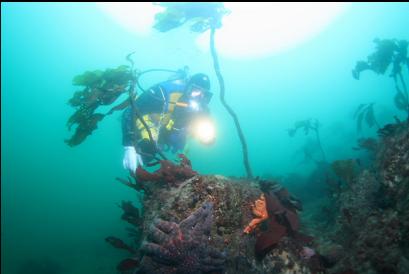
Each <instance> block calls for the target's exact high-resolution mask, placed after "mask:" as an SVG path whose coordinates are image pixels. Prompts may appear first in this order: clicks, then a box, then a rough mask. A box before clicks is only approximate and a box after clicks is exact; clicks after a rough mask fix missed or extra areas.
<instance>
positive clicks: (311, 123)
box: [287, 118, 327, 162]
mask: <svg viewBox="0 0 409 274" xmlns="http://www.w3.org/2000/svg"><path fill="white" fill-rule="evenodd" d="M320 127H321V123H320V122H319V121H318V119H312V118H310V119H306V120H301V121H297V122H295V123H294V127H293V128H291V129H288V130H287V132H288V135H289V136H290V137H294V136H295V134H296V133H297V131H298V130H300V129H302V130H304V133H305V135H308V133H309V132H310V131H313V132H315V137H316V140H317V143H318V146H319V148H320V150H321V153H322V161H324V162H326V161H327V160H326V156H325V152H324V149H323V148H322V144H321V139H320V132H319V128H320Z"/></svg>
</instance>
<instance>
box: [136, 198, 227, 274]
mask: <svg viewBox="0 0 409 274" xmlns="http://www.w3.org/2000/svg"><path fill="white" fill-rule="evenodd" d="M212 223H213V204H212V203H210V202H205V203H204V204H203V205H202V206H201V207H200V208H199V209H198V210H196V211H195V212H193V213H192V214H191V215H190V216H188V217H187V218H186V219H184V220H183V221H182V222H180V223H179V224H177V223H174V222H168V221H163V220H158V221H156V222H155V223H154V224H153V226H152V227H151V229H150V233H149V235H148V240H150V242H148V243H146V244H145V245H144V246H143V247H142V251H143V252H144V254H145V256H144V257H143V260H142V262H141V268H140V269H139V271H138V273H164V274H171V273H181V274H182V273H183V274H184V273H186V274H187V273H189V274H196V273H197V274H199V273H208V272H212V273H218V272H222V271H223V268H224V262H225V260H226V258H225V255H224V254H223V253H222V252H219V251H218V250H216V249H214V248H212V247H211V246H210V245H209V241H210V231H211V225H212Z"/></svg>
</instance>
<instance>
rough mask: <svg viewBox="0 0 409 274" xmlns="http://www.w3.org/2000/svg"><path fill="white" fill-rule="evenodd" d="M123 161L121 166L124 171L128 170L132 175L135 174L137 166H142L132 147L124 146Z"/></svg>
mask: <svg viewBox="0 0 409 274" xmlns="http://www.w3.org/2000/svg"><path fill="white" fill-rule="evenodd" d="M124 149H125V155H124V159H123V161H122V164H123V165H124V168H125V169H128V170H129V171H131V172H132V173H135V172H136V168H137V167H138V166H143V162H142V157H141V155H139V154H138V153H136V150H135V148H134V147H133V146H126V147H124Z"/></svg>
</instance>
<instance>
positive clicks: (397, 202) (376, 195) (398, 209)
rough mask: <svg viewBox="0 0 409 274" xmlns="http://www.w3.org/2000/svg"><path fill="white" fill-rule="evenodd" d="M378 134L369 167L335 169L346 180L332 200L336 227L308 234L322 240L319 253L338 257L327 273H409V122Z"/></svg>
mask: <svg viewBox="0 0 409 274" xmlns="http://www.w3.org/2000/svg"><path fill="white" fill-rule="evenodd" d="M379 134H380V140H379V145H378V146H377V148H376V150H375V156H376V157H375V159H374V162H373V164H372V166H371V167H369V168H362V169H361V170H359V171H358V172H356V169H355V170H352V168H353V166H352V165H351V164H350V165H349V166H350V167H347V165H343V166H342V167H343V169H340V168H338V167H339V166H340V163H339V162H338V163H336V164H334V165H333V167H334V168H336V170H335V173H336V174H337V175H338V176H339V177H340V178H344V179H345V178H347V180H345V181H347V182H346V184H345V186H344V187H341V188H339V193H338V195H336V196H333V197H332V200H331V202H332V207H333V209H334V211H333V213H332V214H334V218H335V222H334V223H333V224H332V225H327V226H325V229H324V227H321V228H315V229H312V230H310V231H312V233H313V234H314V235H320V237H319V238H318V239H317V242H318V243H319V244H320V247H319V248H318V250H320V251H322V252H324V253H326V254H330V253H332V254H333V255H334V256H335V257H336V260H337V263H336V265H335V266H334V267H333V268H331V269H329V270H328V273H391V274H392V273H409V127H408V123H407V122H403V123H397V124H389V125H386V126H385V127H384V128H382V129H381V130H380V131H379ZM334 212H335V213H334ZM325 218H327V217H325ZM314 230H315V231H314Z"/></svg>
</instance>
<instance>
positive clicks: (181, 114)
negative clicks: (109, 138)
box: [122, 73, 214, 172]
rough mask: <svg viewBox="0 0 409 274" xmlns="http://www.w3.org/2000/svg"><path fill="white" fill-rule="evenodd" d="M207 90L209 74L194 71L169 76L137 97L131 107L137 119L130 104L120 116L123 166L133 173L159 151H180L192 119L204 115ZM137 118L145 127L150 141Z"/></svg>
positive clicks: (207, 99)
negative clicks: (135, 112) (136, 113)
mask: <svg viewBox="0 0 409 274" xmlns="http://www.w3.org/2000/svg"><path fill="white" fill-rule="evenodd" d="M179 76H180V75H179ZM209 90H210V81H209V77H208V76H207V75H206V74H203V73H197V74H194V75H193V76H191V77H190V78H189V77H186V75H183V76H180V77H176V78H175V77H173V78H170V79H169V80H166V81H164V82H160V83H158V84H156V85H154V86H153V87H151V88H149V89H148V90H146V91H144V92H143V93H142V94H141V95H140V96H138V97H137V98H136V99H135V101H134V107H135V108H136V109H137V110H138V112H139V118H136V116H135V115H134V113H133V109H132V107H128V108H127V109H126V110H125V111H124V112H123V116H122V144H123V146H124V149H125V153H124V158H123V166H124V168H125V169H128V170H129V171H131V172H135V170H136V168H137V167H138V166H143V165H149V162H151V161H152V160H158V158H156V157H155V155H156V154H157V153H159V151H160V152H162V151H171V152H172V153H176V152H177V151H179V150H182V149H183V148H184V147H185V144H186V137H187V136H188V135H189V134H190V133H192V130H193V127H194V125H195V123H196V121H199V120H201V119H203V117H207V116H208V113H209V110H208V104H209V102H210V99H211V97H212V93H211V92H210V91H209ZM134 117H135V118H134ZM141 119H142V120H143V121H144V122H145V125H146V126H147V127H149V129H150V133H151V136H152V139H153V140H152V141H153V142H152V141H151V139H150V137H149V133H148V131H147V129H146V127H145V125H144V123H142V122H141ZM196 124H197V123H196ZM192 135H193V136H194V134H192ZM212 136H213V135H212ZM196 137H198V136H196ZM206 138H207V139H206ZM199 141H201V142H202V143H205V144H206V143H207V144H209V143H211V142H213V141H214V139H213V137H210V138H209V136H207V137H206V136H205V139H202V140H201V139H200V136H199ZM158 150H159V151H158Z"/></svg>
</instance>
